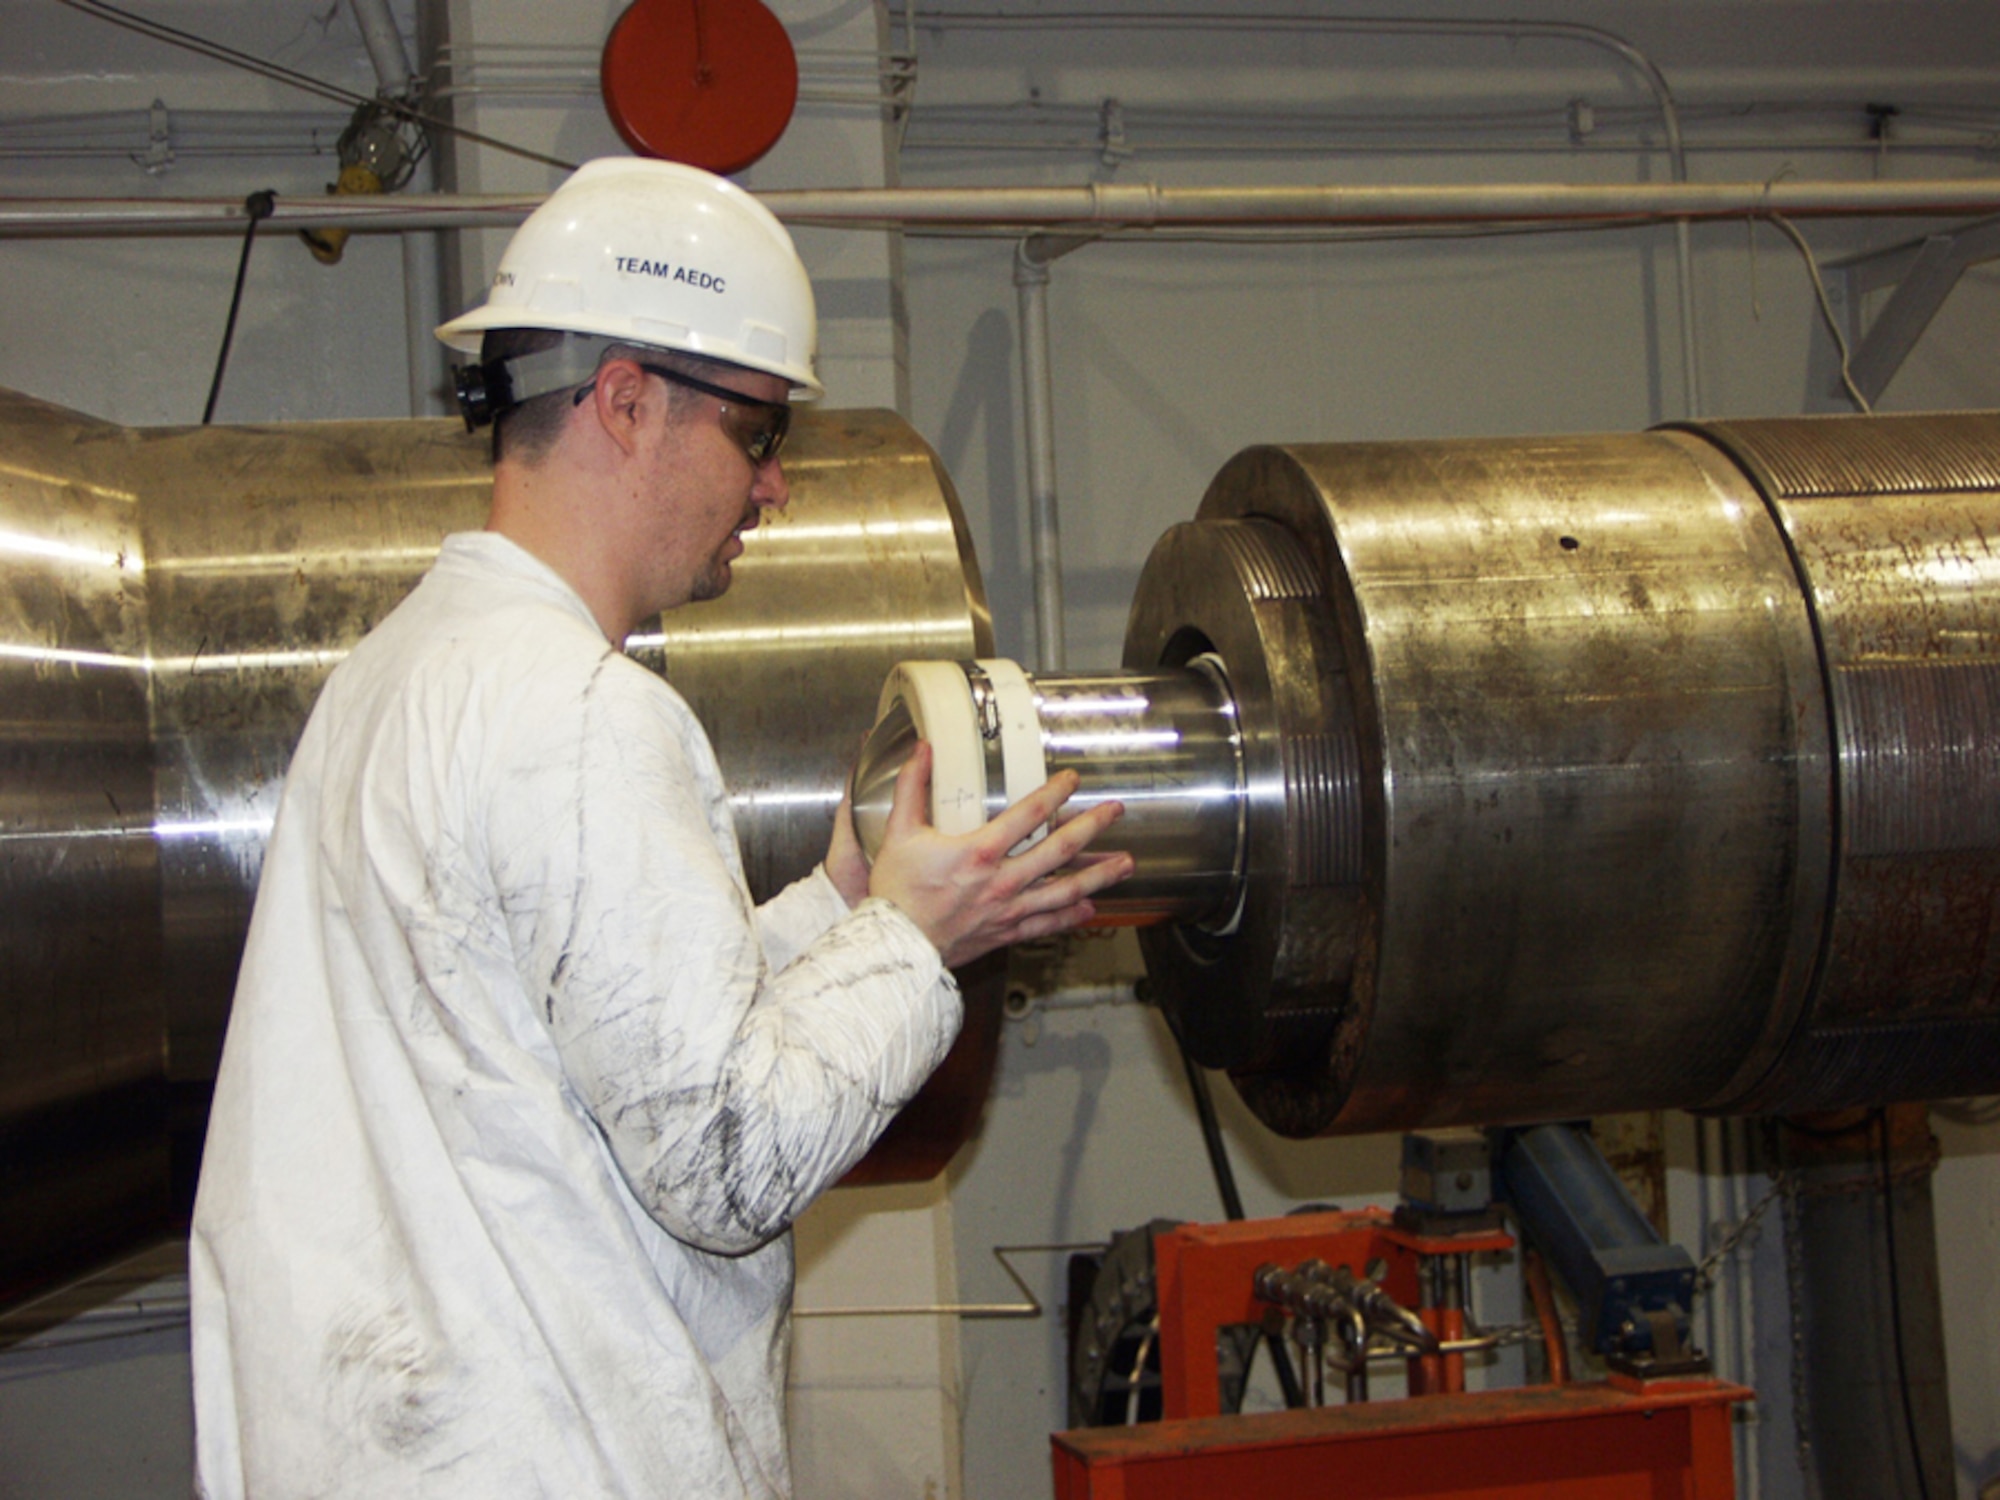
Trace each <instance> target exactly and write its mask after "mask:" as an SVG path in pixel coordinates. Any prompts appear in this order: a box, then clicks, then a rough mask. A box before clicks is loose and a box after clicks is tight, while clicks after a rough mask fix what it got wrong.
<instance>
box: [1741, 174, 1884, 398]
mask: <svg viewBox="0 0 2000 1500" xmlns="http://www.w3.org/2000/svg"><path fill="white" fill-rule="evenodd" d="M1764 217H1765V218H1767V219H1769V220H1770V221H1771V223H1772V224H1774V225H1776V226H1777V228H1778V229H1779V230H1780V231H1781V232H1782V233H1783V234H1784V236H1785V238H1787V239H1789V240H1790V241H1791V242H1792V244H1793V245H1795V246H1796V247H1797V248H1798V252H1799V254H1800V255H1802V256H1804V257H1805V262H1806V275H1808V276H1810V277H1811V278H1812V285H1813V294H1814V295H1815V296H1817V297H1818V298H1819V315H1820V316H1821V317H1822V318H1824V319H1825V320H1826V327H1827V332H1829V333H1831V334H1832V335H1833V347H1834V349H1835V350H1836V351H1837V352H1838V353H1839V355H1840V384H1841V388H1842V389H1843V390H1845V391H1846V392H1847V399H1848V400H1850V401H1852V402H1853V403H1854V405H1855V407H1856V409H1857V410H1859V411H1860V412H1861V413H1862V415H1864V416H1872V415H1873V414H1874V411H1875V408H1874V406H1872V405H1871V404H1870V403H1869V400H1868V398H1867V397H1866V396H1864V395H1862V394H1861V387H1859V386H1858V385H1856V384H1855V383H1854V374H1853V371H1852V370H1851V369H1850V368H1849V361H1850V359H1851V351H1850V350H1849V349H1848V347H1847V333H1846V331H1845V330H1844V329H1842V328H1841V326H1840V319H1839V318H1837V317H1836V316H1834V311H1833V300H1832V299H1831V298H1830V297H1828V296H1827V294H1826V282H1825V281H1824V280H1822V279H1821V277H1820V274H1819V258H1818V257H1817V256H1815V255H1814V254H1813V252H1812V246H1811V245H1808V244H1807V243H1806V237H1805V236H1804V235H1802V234H1800V233H1799V229H1798V226H1797V225H1796V224H1794V223H1793V222H1792V221H1791V220H1790V219H1788V218H1786V217H1785V216H1784V215H1783V214H1777V213H1767V214H1765V215H1764Z"/></svg>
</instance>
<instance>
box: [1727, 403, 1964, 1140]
mask: <svg viewBox="0 0 2000 1500" xmlns="http://www.w3.org/2000/svg"><path fill="white" fill-rule="evenodd" d="M1698 430H1700V431H1702V432H1704V434H1705V435H1707V436H1709V437H1710V438H1711V439H1712V440H1713V441H1715V442H1716V443H1717V444H1718V445H1719V446H1720V447H1721V448H1722V449H1724V450H1725V451H1726V452H1728V453H1729V454H1731V455H1732V456H1733V457H1734V458H1735V459H1736V460H1737V461H1738V462H1739V463H1741V464H1742V466H1743V467H1744V468H1745V469H1746V470H1747V471H1748V472H1749V473H1750V475H1751V476H1752V477H1753V478H1754V479H1755V480H1756V482H1757V484H1758V486H1759V487H1760V489H1762V491H1763V492H1764V494H1765V496H1766V498H1767V500H1768V501H1769V504H1770V506H1771V508H1772V510H1773V512H1774V514H1776V515H1777V517H1778V518H1779V520H1780V522H1781V523H1782V525H1783V527H1784V531H1785V535H1786V537H1787V539H1788V541H1789V543H1790V545H1791V547H1792V550H1793V553H1794V556H1795V558H1796V561H1797V566H1798V571H1799V577H1800V581H1801V585H1802V586H1803V588H1804V590H1805V593H1806V596H1807V598H1808V601H1809V603H1810V607H1811V609H1812V612H1813V619H1814V624H1815V628H1816V630H1817V633H1818V637H1819V642H1820V648H1821V651H1822V653H1823V656H1824V661H1825V672H1826V677H1827V680H1828V682H1829V684H1830V695H1829V697H1830V703H1831V709H1832V722H1833V735H1834V740H1835V745H1836V750H1837V762H1836V763H1837V783H1838V784H1837V787H1836V790H1835V798H1836V804H1837V806H1838V809H1839V823H1838V828H1837V844H1836V858H1837V865H1836V871H1835V878H1834V889H1833V902H1832V910H1831V920H1830V922H1829V924H1828V930H1827V935H1826V946H1825V951H1824V954H1823V956H1822V958H1821V969H1820V974H1819V978H1818V982H1817V985H1816V986H1815V989H1814V993H1813V999H1812V1003H1811V1009H1810V1011H1809V1013H1808V1014H1807V1015H1806V1016H1805V1018H1804V1021H1803V1023H1802V1027H1801V1030H1800V1034H1799V1036H1798V1038H1797V1040H1796V1042H1795V1043H1794V1045H1793V1046H1792V1048H1791V1049H1790V1050H1789V1051H1788V1052H1787V1054H1786V1056H1785V1058H1784V1060H1783V1062H1782V1064H1781V1065H1780V1066H1779V1067H1778V1068H1777V1069H1776V1070H1774V1071H1773V1072H1772V1073H1771V1074H1770V1075H1768V1076H1767V1077H1765V1078H1763V1079H1762V1080H1759V1081H1757V1082H1756V1083H1755V1086H1754V1087H1751V1088H1748V1089H1746V1090H1744V1091H1742V1092H1739V1093H1738V1094H1736V1095H1734V1096H1733V1097H1731V1098H1730V1099H1728V1100H1726V1101H1723V1105H1724V1107H1728V1108H1735V1109H1743V1110H1758V1111H1767V1110H1768V1111H1792V1110H1798V1109H1808V1108H1810V1109H1832V1108H1839V1107H1841V1106H1844V1105H1849V1104H1866V1103H1879V1102H1881V1101H1882V1100H1883V1099H1885V1098H1890V1097H1894V1098H1939V1097H1947V1096H1951V1095H1956V1094H1961V1093H1971V1092H1979V1091H1982V1090H1984V1089H1986V1088H1989V1087H1991V1086H1992V1083H1993V1075H1994V1073H1995V1072H1996V1070H2000V415H1995V414H1992V413H1951V414H1943V415H1925V416H1898V417H1881V418H1876V419H1873V420H1871V421H1869V422H1865V423H1856V422H1851V421H1850V422H1842V423H1834V422H1826V421H1811V420H1791V421H1769V422H1741V423H1718V424H1712V425H1710V426H1708V427H1705V428H1702V429H1698Z"/></svg>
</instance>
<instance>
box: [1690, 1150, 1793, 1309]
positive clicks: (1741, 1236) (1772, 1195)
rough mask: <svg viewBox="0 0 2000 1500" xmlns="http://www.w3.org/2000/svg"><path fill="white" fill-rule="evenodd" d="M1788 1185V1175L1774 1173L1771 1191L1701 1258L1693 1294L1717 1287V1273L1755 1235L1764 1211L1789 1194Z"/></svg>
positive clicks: (1696, 1272)
mask: <svg viewBox="0 0 2000 1500" xmlns="http://www.w3.org/2000/svg"><path fill="white" fill-rule="evenodd" d="M1788 1183H1789V1174H1788V1173H1784V1172H1779V1173H1776V1174H1774V1176H1773V1177H1772V1179H1771V1190H1770V1191H1769V1192H1768V1193H1766V1194H1764V1196H1763V1197H1761V1198H1759V1199H1758V1200H1757V1201H1756V1203H1755V1204H1753V1205H1752V1206H1751V1209H1750V1212H1748V1213H1747V1214H1745V1215H1744V1216H1743V1217H1742V1218H1740V1219H1738V1220H1737V1221H1736V1223H1735V1224H1734V1225H1733V1226H1732V1227H1731V1228H1730V1230H1729V1232H1728V1233H1727V1234H1725V1235H1723V1237H1722V1239H1721V1241H1720V1242H1719V1243H1718V1244H1717V1245H1716V1247H1715V1248H1714V1249H1713V1250H1711V1251H1709V1252H1708V1254H1707V1255H1705V1256H1703V1257H1702V1260H1701V1264H1700V1265H1698V1266H1696V1267H1695V1273H1694V1293H1695V1295H1696V1296H1697V1297H1699V1296H1700V1295H1701V1294H1702V1293H1703V1292H1706V1291H1709V1290H1710V1289H1711V1288H1713V1287H1714V1285H1715V1277H1716V1272H1717V1271H1719V1270H1720V1269H1721V1268H1722V1263H1723V1262H1724V1261H1725V1260H1727V1259H1728V1258H1729V1257H1730V1256H1731V1255H1733V1254H1735V1253H1736V1250H1737V1247H1739V1246H1740V1245H1742V1244H1743V1242H1744V1241H1745V1240H1748V1239H1750V1238H1751V1236H1753V1235H1754V1234H1756V1232H1757V1221H1758V1220H1760V1219H1762V1218H1763V1217H1764V1212H1765V1210H1766V1209H1768V1208H1770V1206H1771V1205H1772V1204H1773V1203H1775V1202H1776V1201H1777V1200H1778V1199H1779V1198H1780V1197H1781V1196H1782V1195H1783V1194H1784V1193H1785V1192H1786V1190H1787V1187H1788Z"/></svg>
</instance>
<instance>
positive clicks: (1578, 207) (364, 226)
mask: <svg viewBox="0 0 2000 1500" xmlns="http://www.w3.org/2000/svg"><path fill="white" fill-rule="evenodd" d="M546 196H547V195H546V194H543V193H430V194H398V195H396V196H395V197H394V198H384V199H380V200H373V201H370V200H364V199H360V198H347V199H342V198H337V197H331V196H329V197H326V198H293V199H286V198H280V199H279V200H278V203H277V209H276V212H275V213H274V214H273V216H272V218H271V220H270V223H271V226H272V227H273V228H277V229H321V228H344V229H349V230H353V231H356V232H358V233H360V232H366V231H369V230H379V231H395V230H407V229H504V228H508V227H510V226H512V225H515V224H518V223H520V222H521V220H523V219H525V218H526V217H527V216H528V215H529V214H531V213H533V212H534V210H535V209H536V208H537V207H539V206H540V204H541V202H542V200H543V199H544V198H545V197H546ZM757 197H758V199H759V201H761V202H762V203H763V204H764V206H765V207H766V208H768V209H770V210H771V212H773V213H774V214H776V215H777V216H778V217H779V218H781V219H784V220H787V221H789V222H792V223H810V224H814V225H818V226H822V227H827V228H851V229H880V228H882V227H884V226H891V227H897V228H903V229H924V228H939V229H943V228H990V229H994V230H996V231H1005V232H1009V233H1019V232H1020V231H1022V230H1035V229H1056V228H1062V227H1065V226H1072V227H1077V228H1085V227H1087V228H1091V229H1170V228H1217V227H1224V226H1242V227H1265V228H1274V229H1308V228H1332V227H1340V226H1352V227H1360V226H1366V225H1375V226H1382V225H1389V226H1397V225H1407V226H1425V225H1444V224H1482V223H1508V224H1548V225H1551V226H1556V227H1560V226H1562V225H1565V224H1571V225H1575V224H1601V223H1605V222H1616V221H1620V220H1630V221H1645V220H1661V219H1690V220H1693V219H1728V218H1745V217H1753V218H1754V217H1759V216H1765V215H1770V214H1784V215H1787V216H1790V217H1794V218H1825V217H1829V216H1855V217H1889V216H1901V215H1924V216H1931V217H1959V216H1965V215H1975V214H1992V213H1997V212H2000V177H1971V178H1931V179H1923V180H1912V181H1907V182H1840V181H1810V182H1806V181H1784V182H1699V183H1696V182H1671V183H1609V184H1607V183H1587V184H1580V183H1545V182H1542V183H1537V182H1520V183H1490V184H1455V185H1450V184H1447V185H1435V186H1360V185H1353V184H1344V183H1343V184H1323V185H1320V186H1308V187H1300V186H1263V187H1162V186H1160V185H1159V184H1157V183H1105V182H1098V183H1089V184H1085V185H1080V186H1077V187H1000V188H886V187H885V188H802V189H788V190H783V191H777V192H768V193H760V194H757ZM243 220H244V214H243V203H242V200H241V199H237V198H145V199H139V198H31V197H19V196H0V239H22V238H30V237H57V236H61V237H77V236H99V235H168V234H171V235H200V234H209V235H240V234H241V233H242V232H243Z"/></svg>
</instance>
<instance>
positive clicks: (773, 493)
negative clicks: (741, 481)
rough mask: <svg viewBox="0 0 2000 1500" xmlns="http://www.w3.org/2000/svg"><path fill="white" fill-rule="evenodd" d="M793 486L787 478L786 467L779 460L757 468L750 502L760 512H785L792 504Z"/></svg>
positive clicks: (773, 460) (751, 488)
mask: <svg viewBox="0 0 2000 1500" xmlns="http://www.w3.org/2000/svg"><path fill="white" fill-rule="evenodd" d="M791 499H792V485H791V481H790V480H788V479H786V478H785V466H784V464H783V463H782V462H781V461H780V460H778V459H775V458H774V459H772V460H771V461H770V462H769V463H767V464H759V465H758V466H757V478H756V481H755V482H754V483H753V484H752V485H751V486H750V500H751V503H752V504H754V505H755V506H756V507H757V508H758V509H759V510H783V509H784V508H785V507H786V506H787V505H789V504H790V503H791Z"/></svg>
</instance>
